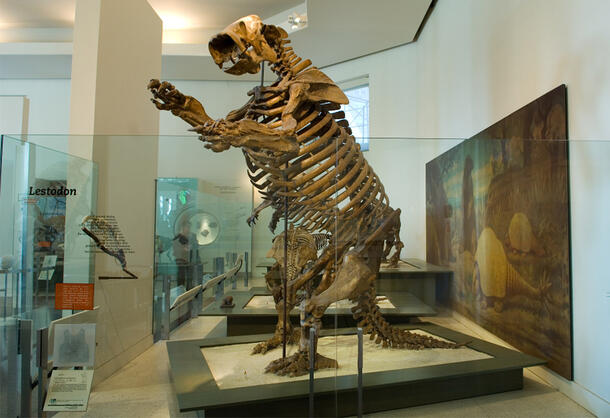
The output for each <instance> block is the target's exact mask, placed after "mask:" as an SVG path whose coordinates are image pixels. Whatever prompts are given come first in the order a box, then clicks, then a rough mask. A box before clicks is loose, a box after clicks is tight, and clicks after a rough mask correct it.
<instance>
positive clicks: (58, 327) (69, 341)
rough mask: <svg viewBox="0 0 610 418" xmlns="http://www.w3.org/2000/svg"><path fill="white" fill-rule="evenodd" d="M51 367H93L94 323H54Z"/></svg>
mask: <svg viewBox="0 0 610 418" xmlns="http://www.w3.org/2000/svg"><path fill="white" fill-rule="evenodd" d="M54 327H55V329H54V333H53V334H54V338H53V367H93V364H94V360H95V324H55V325H54Z"/></svg>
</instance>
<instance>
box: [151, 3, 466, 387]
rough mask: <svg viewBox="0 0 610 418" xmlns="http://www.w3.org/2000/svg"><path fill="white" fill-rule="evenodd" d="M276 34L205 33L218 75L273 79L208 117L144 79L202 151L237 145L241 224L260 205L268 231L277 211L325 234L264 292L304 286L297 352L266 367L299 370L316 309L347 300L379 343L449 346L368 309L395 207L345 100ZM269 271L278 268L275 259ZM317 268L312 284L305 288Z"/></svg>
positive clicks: (395, 219) (250, 24)
mask: <svg viewBox="0 0 610 418" xmlns="http://www.w3.org/2000/svg"><path fill="white" fill-rule="evenodd" d="M286 38H287V34H286V32H285V31H284V30H283V29H281V28H279V27H276V26H273V25H266V24H264V23H263V22H262V21H261V20H260V18H259V17H258V16H255V15H250V16H246V17H244V18H242V19H239V20H238V21H236V22H235V23H233V24H231V25H229V26H228V27H227V28H225V29H224V31H223V32H221V33H220V34H218V35H216V36H215V37H214V38H212V40H211V41H210V43H209V49H210V53H211V55H212V58H213V59H214V62H215V63H216V64H217V65H218V66H219V67H220V68H221V69H222V70H223V71H225V72H226V73H229V74H234V75H240V74H245V73H256V72H258V71H259V68H260V64H261V63H262V62H263V61H266V62H267V63H269V64H270V66H271V69H272V71H273V72H274V73H275V74H276V75H277V79H276V81H275V82H273V83H272V84H271V85H270V86H260V87H256V88H254V89H252V90H251V91H250V92H248V95H249V96H250V99H249V100H248V101H247V102H246V104H245V105H244V106H242V107H241V108H239V109H236V110H234V111H232V112H230V113H229V114H228V115H227V116H226V117H225V118H223V119H218V120H214V119H212V118H210V116H208V115H207V114H206V113H205V110H203V106H202V105H201V103H199V102H198V101H197V100H196V99H194V98H193V97H191V96H186V95H184V94H182V93H180V92H178V91H177V90H176V88H175V87H174V86H173V85H171V84H170V83H168V82H160V81H159V80H151V82H150V83H149V85H148V88H149V89H150V90H151V92H152V95H153V99H152V101H153V103H154V104H155V106H156V107H157V108H158V109H160V110H169V111H171V112H172V113H173V114H174V115H176V116H178V117H180V118H182V119H183V120H185V121H186V122H187V123H189V124H190V125H191V126H192V127H193V128H192V130H194V131H196V132H197V133H199V134H200V139H201V140H202V141H203V142H204V143H205V146H206V147H207V148H209V149H211V150H212V151H215V152H221V151H224V150H227V149H228V148H230V147H238V148H241V149H242V151H243V153H244V156H245V160H246V166H247V169H248V175H249V177H250V179H251V181H252V185H253V187H255V188H256V189H257V190H259V192H260V193H261V195H262V196H263V198H264V201H263V204H261V205H260V206H259V207H257V208H256V209H255V210H254V211H253V213H252V216H250V218H248V223H249V224H252V223H254V222H256V219H257V216H258V213H259V212H260V211H261V210H264V209H265V208H267V207H271V208H273V209H274V212H273V215H272V218H271V223H270V225H269V226H270V228H271V230H272V231H273V230H274V229H275V227H276V226H277V223H278V222H279V220H280V219H282V218H284V217H285V218H286V220H287V221H289V222H291V224H294V225H295V227H298V228H300V229H301V230H303V231H305V232H307V233H310V234H314V233H322V234H329V235H330V242H329V245H328V246H327V247H326V248H325V249H324V250H323V251H322V253H321V254H320V255H319V256H316V257H315V260H312V262H311V263H309V266H308V268H307V269H302V270H301V271H298V270H296V272H294V271H293V272H291V274H289V276H290V277H286V278H284V279H285V280H287V289H288V290H287V294H286V295H283V294H282V293H283V290H282V289H277V288H276V287H274V288H273V289H274V290H272V291H274V292H275V294H278V296H277V299H276V302H277V301H278V300H280V299H282V298H286V302H287V305H288V306H289V307H290V308H292V307H293V306H294V304H292V303H293V301H295V302H296V294H297V291H301V292H303V291H305V292H306V293H307V299H306V300H305V301H304V302H303V312H302V315H303V318H302V320H301V324H302V326H301V339H300V342H299V350H298V351H297V353H295V354H294V355H293V356H291V357H287V358H285V359H280V360H278V361H276V362H273V363H271V364H270V365H269V366H268V368H267V370H268V371H272V372H275V373H277V374H290V375H299V374H303V373H306V372H307V363H308V362H307V358H308V347H307V338H306V336H307V335H309V329H310V328H312V327H313V328H314V329H315V331H316V334H315V335H316V339H317V336H318V335H319V330H320V328H321V318H322V315H323V314H324V311H325V310H326V308H327V307H328V306H329V305H330V304H332V303H333V302H336V301H338V300H342V299H348V298H349V299H350V300H352V301H356V302H358V306H357V307H356V310H355V313H356V314H357V315H359V317H360V318H362V319H361V320H362V321H364V322H363V324H365V327H366V329H367V332H370V333H372V335H374V336H376V338H377V339H376V341H378V342H379V343H383V345H384V346H393V347H394V346H401V345H402V346H405V347H411V348H422V347H437V346H451V347H455V346H456V345H454V344H447V343H444V342H441V341H439V340H434V339H422V338H421V337H419V336H417V337H416V336H414V335H411V334H410V333H406V332H403V331H400V330H397V329H395V328H393V327H391V326H389V325H388V324H387V322H385V321H383V318H381V316H380V314H379V311H378V310H375V309H374V308H373V305H374V300H375V297H374V292H372V291H371V286H372V282H373V280H374V279H375V278H376V276H377V273H378V272H379V266H380V264H381V262H382V260H385V259H386V258H387V257H388V256H389V255H390V252H391V251H392V249H395V252H394V254H393V255H392V257H390V259H389V261H390V263H391V264H393V265H396V263H397V262H398V260H399V257H400V250H401V249H402V247H403V244H402V242H401V241H400V238H399V231H400V209H393V208H392V207H391V206H390V204H389V199H388V196H387V195H386V193H385V191H384V187H383V185H382V183H381V180H380V179H379V177H378V176H377V175H376V174H375V172H374V171H373V168H372V167H371V166H370V164H368V162H367V161H366V159H365V158H364V156H363V155H362V152H361V150H360V146H359V145H358V144H357V143H356V141H355V139H354V137H353V136H352V135H351V129H350V128H349V123H348V122H347V121H346V120H345V119H344V116H345V115H344V113H343V112H341V111H339V109H340V106H341V105H342V104H347V103H348V99H347V97H346V96H345V94H343V92H342V91H341V89H340V88H339V87H337V85H336V84H335V83H334V82H333V81H332V80H331V79H330V78H329V77H328V76H326V75H325V74H324V73H323V72H322V71H320V70H319V69H317V68H316V67H314V66H312V63H311V61H310V60H308V59H305V60H302V59H301V58H299V57H297V56H296V55H295V53H294V51H293V50H292V47H290V46H289V43H290V41H289V40H288V39H286ZM285 205H286V207H287V211H286V212H284V207H285ZM274 245H275V243H274ZM288 256H289V255H286V257H288ZM272 271H276V274H279V273H280V268H279V263H278V264H277V265H276V268H275V269H272ZM319 274H322V280H321V281H320V283H319V284H317V286H314V287H313V289H311V292H307V288H308V287H311V286H312V283H313V280H314V278H315V277H316V276H318V275H319ZM276 280H280V279H276ZM275 294H274V297H275ZM278 326H279V327H281V326H283V325H282V324H278ZM286 326H287V325H286ZM314 343H315V342H314ZM439 344H440V345H439ZM261 351H263V349H262V348H261ZM318 360H319V361H318ZM316 365H317V367H335V366H336V362H335V361H334V360H330V359H319V358H318V357H316Z"/></svg>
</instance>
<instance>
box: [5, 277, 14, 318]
mask: <svg viewBox="0 0 610 418" xmlns="http://www.w3.org/2000/svg"><path fill="white" fill-rule="evenodd" d="M11 293H12V292H11ZM7 300H8V271H6V272H4V313H3V318H6V301H7ZM11 300H13V298H12V297H11Z"/></svg>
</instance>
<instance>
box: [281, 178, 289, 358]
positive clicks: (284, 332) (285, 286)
mask: <svg viewBox="0 0 610 418" xmlns="http://www.w3.org/2000/svg"><path fill="white" fill-rule="evenodd" d="M283 179H284V181H286V180H287V179H286V174H284V175H283ZM284 191H285V192H288V188H287V187H284ZM287 299H288V197H287V196H284V322H283V323H284V329H283V330H282V358H283V359H285V358H286V328H287V327H288V322H287V321H288V313H287V312H286V311H287V310H288V307H287Z"/></svg>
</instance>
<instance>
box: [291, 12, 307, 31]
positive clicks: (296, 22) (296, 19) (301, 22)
mask: <svg viewBox="0 0 610 418" xmlns="http://www.w3.org/2000/svg"><path fill="white" fill-rule="evenodd" d="M288 24H289V25H290V29H292V30H298V29H303V28H304V27H306V26H307V15H305V14H298V13H297V12H293V13H292V14H290V15H289V16H288Z"/></svg>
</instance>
